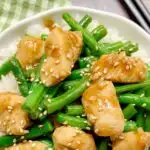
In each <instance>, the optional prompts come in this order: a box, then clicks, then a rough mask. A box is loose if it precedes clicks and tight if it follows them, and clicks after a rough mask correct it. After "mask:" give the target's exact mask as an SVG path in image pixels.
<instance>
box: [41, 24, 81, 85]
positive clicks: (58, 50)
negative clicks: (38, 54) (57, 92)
mask: <svg viewBox="0 0 150 150" xmlns="http://www.w3.org/2000/svg"><path fill="white" fill-rule="evenodd" d="M82 44H83V43H82V35H81V33H80V32H72V31H64V30H62V29H61V28H58V27H56V28H54V29H53V30H52V32H51V34H50V35H49V37H48V39H47V41H46V47H45V51H46V54H47V56H48V58H47V59H46V61H45V62H44V64H43V65H42V68H41V74H40V77H41V81H42V82H43V84H45V85H46V86H53V85H55V84H57V83H58V82H60V81H62V80H64V79H65V78H66V77H67V76H69V75H70V73H71V69H72V68H73V66H74V63H75V62H76V60H77V59H78V57H79V55H80V52H81V48H82Z"/></svg>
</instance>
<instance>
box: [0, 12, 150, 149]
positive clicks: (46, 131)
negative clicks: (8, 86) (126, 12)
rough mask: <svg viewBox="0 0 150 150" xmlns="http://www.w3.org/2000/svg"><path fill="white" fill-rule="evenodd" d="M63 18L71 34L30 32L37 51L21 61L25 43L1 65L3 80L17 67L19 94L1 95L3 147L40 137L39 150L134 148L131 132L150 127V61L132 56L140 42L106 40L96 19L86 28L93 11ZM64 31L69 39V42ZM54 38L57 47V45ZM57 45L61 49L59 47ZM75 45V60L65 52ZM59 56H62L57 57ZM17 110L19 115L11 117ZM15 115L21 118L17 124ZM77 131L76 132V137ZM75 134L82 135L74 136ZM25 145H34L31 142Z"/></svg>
mask: <svg viewBox="0 0 150 150" xmlns="http://www.w3.org/2000/svg"><path fill="white" fill-rule="evenodd" d="M63 19H64V21H65V22H66V23H67V24H68V25H69V26H70V30H69V31H63V30H62V29H60V28H59V27H55V28H56V30H55V28H54V29H53V30H54V33H53V30H52V33H51V34H53V35H52V36H51V34H50V35H47V34H42V35H41V37H39V38H37V37H36V38H35V37H31V36H30V35H28V36H27V37H26V36H25V38H24V39H23V40H24V41H25V42H27V41H30V44H31V43H32V42H33V43H34V42H35V43H36V42H37V43H36V46H37V49H36V48H35V49H34V52H35V53H34V52H33V53H30V52H28V54H27V57H26V56H24V58H21V56H22V53H20V52H22V51H23V50H25V51H24V53H23V54H24V55H26V53H27V51H28V50H30V51H31V48H29V47H25V46H27V45H25V44H24V43H23V42H24V41H23V40H22V41H21V42H22V43H21V42H20V47H19V50H18V51H17V53H16V54H15V55H14V56H12V57H11V58H9V59H8V60H7V61H5V62H4V63H3V64H2V65H1V66H0V77H1V78H2V76H5V75H7V74H8V73H9V72H12V73H13V75H14V76H15V78H16V80H17V82H18V87H19V91H20V95H18V94H15V93H9V92H8V93H7V92H6V93H1V94H0V101H2V102H1V105H2V106H1V107H3V108H1V107H0V111H1V116H0V131H2V132H5V133H6V135H4V136H1V137H0V148H7V147H8V150H9V148H10V150H11V146H13V145H14V144H15V146H16V147H17V146H18V150H19V148H22V147H23V146H25V144H24V145H22V144H23V143H26V142H25V141H31V140H32V141H31V142H39V143H38V144H39V145H38V148H37V149H41V150H44V149H45V148H46V149H48V150H53V149H55V150H60V147H61V149H62V150H63V149H65V148H66V149H67V150H96V148H97V149H98V150H108V149H114V150H126V149H130V146H129V145H134V146H133V147H134V148H133V149H136V147H137V144H135V143H134V142H135V141H136V140H137V137H134V136H136V135H138V136H139V132H141V133H142V135H143V136H145V134H147V135H148V132H150V90H149V89H150V76H149V74H150V71H149V66H148V65H146V64H145V63H143V62H142V61H141V60H139V59H138V58H134V57H132V54H133V53H134V52H137V51H138V50H139V47H138V44H135V43H133V42H132V41H125V42H124V41H116V42H114V43H111V42H110V43H105V42H103V40H102V39H103V38H104V37H105V36H107V34H109V33H108V31H107V28H106V27H105V26H104V25H102V24H99V25H98V26H97V27H96V28H94V29H93V30H92V31H88V26H89V24H90V23H91V22H92V17H91V16H89V15H85V16H83V18H82V19H81V20H80V21H76V20H75V19H74V18H73V17H72V16H71V15H70V14H69V13H67V12H65V13H64V14H63ZM58 33H60V36H59V34H58ZM66 33H67V34H66ZM57 34H58V35H57ZM61 34H62V35H61ZM69 34H70V35H69ZM68 35H69V36H68ZM61 36H62V37H61ZM66 36H68V38H70V41H71V40H72V41H71V42H70V41H69V42H70V43H69V42H68V41H67V38H65V37H66ZM34 38H35V39H34ZM81 39H83V40H81ZM50 40H51V41H50ZM59 40H60V41H59ZM73 40H75V41H73ZM54 41H55V45H52V44H53V43H52V42H54ZM56 41H57V42H56ZM59 42H60V43H61V46H62V47H61V48H60V49H61V50H60V51H59ZM67 42H68V43H67ZM77 42H79V43H77ZM33 43H32V44H33ZM74 43H75V46H74V47H73V48H72V49H71V50H72V51H73V53H72V55H71V58H70V55H69V54H70V53H69V52H67V53H66V51H71V50H70V49H67V48H68V47H69V46H70V45H71V44H72V45H73V44H74ZM23 44H24V45H23ZM32 44H31V45H30V46H31V47H32ZM57 44H58V45H57ZM65 44H66V45H67V44H68V45H67V46H66V45H65ZM43 45H44V46H45V47H44V46H43ZM22 46H24V47H22ZM39 47H40V48H39ZM43 47H44V50H43ZM39 49H42V53H41V52H39ZM52 51H53V52H52ZM77 51H81V52H77ZM76 53H78V54H76ZM29 55H32V56H31V57H28V56H29ZM58 55H60V57H59V58H60V59H59V60H58V59H57V60H55V57H56V56H58ZM28 58H29V60H30V61H28ZM24 59H25V60H24ZM31 59H33V61H32V60H31ZM33 62H35V63H33ZM61 63H62V66H60V67H61V68H59V67H58V65H61ZM52 64H55V65H56V66H53V65H52ZM124 64H125V65H126V66H125V69H124V68H123V67H124ZM131 64H132V65H131ZM119 65H120V66H119ZM136 65H137V66H136ZM28 66H32V67H28ZM48 67H50V68H48ZM65 67H66V68H67V67H68V68H67V69H68V70H65V69H66V68H65ZM119 67H120V68H119ZM122 68H123V69H122ZM61 71H62V72H61ZM15 96H16V97H15ZM9 99H11V101H10V102H9ZM16 99H17V100H16ZM19 99H20V100H21V102H20V101H19ZM4 100H5V101H4ZM12 101H13V102H12ZM3 105H4V106H3ZM5 107H7V108H8V112H5V113H6V115H7V116H9V115H11V116H10V118H9V117H7V116H6V115H5V114H4V111H7V110H6V109H5ZM17 110H19V111H18V112H17ZM14 111H16V112H17V113H16V114H13V113H14ZM12 114H13V115H12ZM2 115H3V116H2ZM116 116H117V117H116ZM115 117H116V118H115ZM6 118H7V119H6ZM8 118H9V119H8ZM12 119H14V120H12ZM22 119H24V120H22ZM4 120H5V122H4ZM7 120H9V122H13V125H12V124H11V123H8V121H7ZM17 120H18V122H19V121H21V123H20V124H19V123H18V124H17V122H15V121H17ZM117 121H118V122H117ZM25 123H26V124H25ZM1 124H3V126H2V125H1ZM5 125H7V127H6V126H5ZM111 125H112V126H111ZM60 126H61V127H60ZM66 127H68V130H67V128H66ZM69 127H73V128H69ZM58 130H59V131H58ZM74 130H77V131H75V132H76V134H77V135H76V134H75V135H74V136H73V132H74ZM139 130H140V131H139ZM61 132H62V133H61ZM67 132H68V133H67ZM78 132H79V133H78ZM87 133H88V134H87ZM133 133H135V134H134V135H132V134H133ZM65 134H66V135H65ZM70 134H72V135H70ZM78 134H79V135H78ZM80 134H81V135H82V134H83V135H82V136H83V137H82V136H81V137H80ZM89 135H91V137H90V139H88V138H89V137H88V136H89ZM128 135H129V136H131V139H130V138H129V139H130V140H128ZM61 136H62V137H61ZM70 136H71V137H70ZM76 136H79V137H78V140H77V141H76ZM132 136H133V137H132ZM148 136H149V137H150V135H148ZM148 136H147V137H148ZM118 137H119V138H118ZM113 138H116V139H115V140H114V139H113ZM134 138H135V139H134ZM71 139H73V140H72V141H70V140H71ZM93 139H94V140H93ZM119 139H122V141H121V142H120V140H119ZM124 139H125V140H124ZM149 139H150V138H149ZM65 140H66V141H65ZM84 140H86V141H84ZM132 140H133V143H132ZM75 142H76V143H75ZM86 142H88V143H86ZM90 142H91V144H90ZM119 142H120V143H119ZM123 142H127V143H124V144H123ZM138 142H139V141H138ZM19 143H20V144H19ZM29 143H30V142H29ZM29 143H28V142H27V143H26V144H29ZM139 143H140V142H139ZM36 144H37V143H36ZM119 144H120V147H121V148H120V147H119ZM149 144H150V142H149V143H145V145H147V146H150V145H149ZM88 145H89V146H90V148H89V147H88ZM40 146H41V148H40ZM42 146H43V147H42ZM124 146H126V147H124ZM128 146H129V147H128ZM31 147H32V146H31ZM139 147H140V144H139ZM143 147H145V146H143ZM42 148H43V149H42ZM16 149H17V148H16ZM28 149H32V148H30V146H29V147H28ZM141 150H144V149H141Z"/></svg>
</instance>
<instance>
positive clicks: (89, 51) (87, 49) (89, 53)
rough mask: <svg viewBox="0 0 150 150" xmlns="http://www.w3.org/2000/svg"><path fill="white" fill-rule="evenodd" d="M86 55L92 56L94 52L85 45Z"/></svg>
mask: <svg viewBox="0 0 150 150" xmlns="http://www.w3.org/2000/svg"><path fill="white" fill-rule="evenodd" d="M84 51H85V56H92V52H91V50H90V49H89V48H88V47H84Z"/></svg>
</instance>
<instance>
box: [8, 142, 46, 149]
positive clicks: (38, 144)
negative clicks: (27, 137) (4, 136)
mask: <svg viewBox="0 0 150 150" xmlns="http://www.w3.org/2000/svg"><path fill="white" fill-rule="evenodd" d="M46 148H47V144H45V143H42V142H39V141H32V142H26V143H20V144H17V145H15V146H11V147H8V148H5V150H46Z"/></svg>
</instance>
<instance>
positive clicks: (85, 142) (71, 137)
mask: <svg viewBox="0 0 150 150" xmlns="http://www.w3.org/2000/svg"><path fill="white" fill-rule="evenodd" d="M64 135H65V136H64ZM53 141H54V148H55V150H61V149H65V148H66V149H68V150H71V149H74V150H75V149H80V150H96V146H95V142H94V139H93V137H92V135H90V134H87V133H85V132H83V131H82V130H79V129H76V128H73V127H65V126H61V127H59V128H57V129H56V130H55V131H54V133H53Z"/></svg>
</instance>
